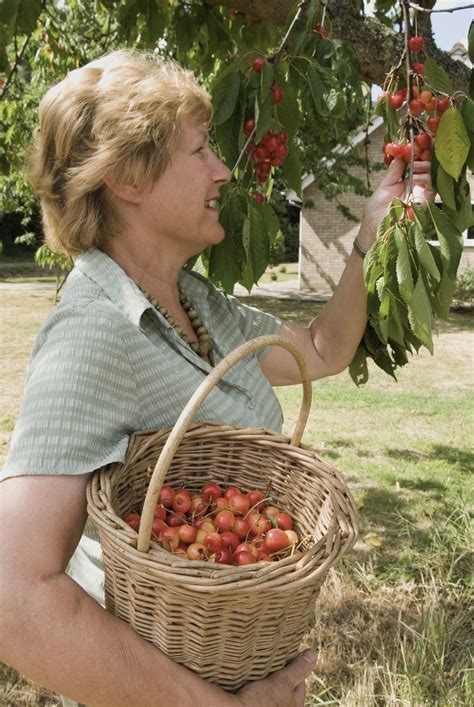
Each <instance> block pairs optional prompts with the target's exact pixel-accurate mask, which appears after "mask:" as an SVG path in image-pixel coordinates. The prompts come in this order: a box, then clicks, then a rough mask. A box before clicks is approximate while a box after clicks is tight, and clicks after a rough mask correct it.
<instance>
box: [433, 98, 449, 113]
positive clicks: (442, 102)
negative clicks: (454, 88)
mask: <svg viewBox="0 0 474 707" xmlns="http://www.w3.org/2000/svg"><path fill="white" fill-rule="evenodd" d="M450 105H451V104H450V102H449V98H440V99H439V101H438V105H437V106H436V109H437V111H438V113H444V112H445V111H447V110H448V108H449V106H450Z"/></svg>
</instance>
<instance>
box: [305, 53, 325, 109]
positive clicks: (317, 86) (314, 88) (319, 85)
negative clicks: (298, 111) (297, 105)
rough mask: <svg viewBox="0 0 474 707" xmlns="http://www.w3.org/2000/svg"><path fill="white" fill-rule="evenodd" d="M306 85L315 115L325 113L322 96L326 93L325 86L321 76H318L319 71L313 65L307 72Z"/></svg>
mask: <svg viewBox="0 0 474 707" xmlns="http://www.w3.org/2000/svg"><path fill="white" fill-rule="evenodd" d="M308 83H309V90H310V92H311V97H312V99H313V103H314V107H315V109H316V113H325V112H326V107H325V104H324V94H325V91H326V86H325V85H324V83H323V81H322V79H321V76H320V75H319V71H318V70H317V68H316V67H315V66H314V64H313V65H312V66H311V67H310V69H309V72H308Z"/></svg>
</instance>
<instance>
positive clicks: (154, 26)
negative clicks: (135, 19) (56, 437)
mask: <svg viewBox="0 0 474 707" xmlns="http://www.w3.org/2000/svg"><path fill="white" fill-rule="evenodd" d="M22 2H23V0H22ZM166 20H167V16H166V9H165V7H164V5H163V3H162V1H161V0H148V8H147V30H148V38H149V40H150V42H155V43H156V42H157V41H158V40H159V39H160V37H162V36H163V32H164V31H165V27H166Z"/></svg>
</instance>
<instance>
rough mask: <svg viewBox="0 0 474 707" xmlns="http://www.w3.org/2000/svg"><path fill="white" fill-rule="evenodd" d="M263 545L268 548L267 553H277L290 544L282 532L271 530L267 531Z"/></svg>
mask: <svg viewBox="0 0 474 707" xmlns="http://www.w3.org/2000/svg"><path fill="white" fill-rule="evenodd" d="M265 543H266V545H267V547H268V550H269V552H279V551H280V550H284V549H285V548H286V547H288V545H289V544H290V541H289V539H288V535H287V534H286V533H285V531H284V530H280V529H279V528H272V529H271V530H269V531H268V533H267V535H266V537H265Z"/></svg>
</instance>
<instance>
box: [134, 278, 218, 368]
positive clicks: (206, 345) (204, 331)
mask: <svg viewBox="0 0 474 707" xmlns="http://www.w3.org/2000/svg"><path fill="white" fill-rule="evenodd" d="M142 292H143V294H144V295H145V297H146V298H147V300H148V301H149V302H150V304H152V305H153V307H155V309H157V310H158V312H159V313H160V314H161V315H162V316H163V317H164V318H165V319H166V321H167V322H168V324H170V325H171V326H172V327H173V329H174V330H175V332H176V333H177V334H178V336H179V337H181V339H182V340H183V341H184V342H185V343H186V344H188V346H189V347H190V348H191V349H192V350H193V351H194V353H196V354H197V355H198V356H200V357H201V358H207V357H208V356H209V359H210V360H211V363H212V358H211V356H212V350H213V348H214V343H213V341H212V338H211V335H210V333H209V330H208V328H207V327H206V326H205V324H203V322H202V321H201V319H200V317H199V312H198V311H197V309H196V308H195V307H193V305H192V304H191V302H190V301H189V300H188V298H187V297H186V295H185V294H183V292H182V291H181V290H178V293H179V301H180V303H181V306H182V307H183V309H184V311H185V312H186V314H187V317H188V319H189V321H190V323H191V326H192V328H193V329H194V331H195V332H196V336H197V338H198V343H196V342H195V341H190V340H189V337H188V336H187V334H185V332H184V331H183V329H182V328H181V327H180V326H179V324H176V322H175V319H174V317H173V316H172V315H171V314H170V313H169V312H168V310H167V309H166V307H162V306H161V305H160V303H159V302H158V300H157V299H155V297H152V295H150V294H149V293H148V292H145V290H142Z"/></svg>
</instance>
